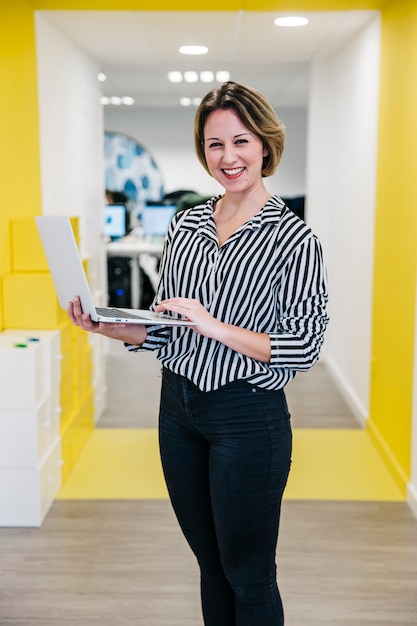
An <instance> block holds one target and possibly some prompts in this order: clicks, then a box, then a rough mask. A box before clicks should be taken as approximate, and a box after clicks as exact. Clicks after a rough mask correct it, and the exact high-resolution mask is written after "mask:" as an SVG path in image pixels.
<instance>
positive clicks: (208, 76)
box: [200, 70, 214, 83]
mask: <svg viewBox="0 0 417 626" xmlns="http://www.w3.org/2000/svg"><path fill="white" fill-rule="evenodd" d="M200 80H201V82H202V83H212V82H213V80H214V72H210V71H209V70H205V71H204V72H200Z"/></svg>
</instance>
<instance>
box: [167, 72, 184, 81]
mask: <svg viewBox="0 0 417 626" xmlns="http://www.w3.org/2000/svg"><path fill="white" fill-rule="evenodd" d="M168 80H169V81H170V82H171V83H182V74H181V72H177V71H174V72H168Z"/></svg>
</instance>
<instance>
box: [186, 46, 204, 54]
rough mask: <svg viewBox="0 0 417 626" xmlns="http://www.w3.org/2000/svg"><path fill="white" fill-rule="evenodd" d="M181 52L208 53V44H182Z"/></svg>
mask: <svg viewBox="0 0 417 626" xmlns="http://www.w3.org/2000/svg"><path fill="white" fill-rule="evenodd" d="M180 52H181V54H207V52H208V48H206V46H181V48H180Z"/></svg>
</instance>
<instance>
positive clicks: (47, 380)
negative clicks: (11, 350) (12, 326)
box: [0, 329, 62, 395]
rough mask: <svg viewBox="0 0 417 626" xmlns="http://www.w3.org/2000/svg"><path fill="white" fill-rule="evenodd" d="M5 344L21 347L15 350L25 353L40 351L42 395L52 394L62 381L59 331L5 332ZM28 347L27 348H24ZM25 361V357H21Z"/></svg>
mask: <svg viewBox="0 0 417 626" xmlns="http://www.w3.org/2000/svg"><path fill="white" fill-rule="evenodd" d="M3 344H5V345H8V346H9V347H10V346H11V347H15V346H16V345H17V346H21V347H20V348H16V347H15V350H20V352H21V353H22V355H23V353H24V352H25V351H26V350H27V349H28V348H31V349H37V350H38V351H39V355H38V362H39V370H38V372H37V375H38V378H39V381H40V384H41V386H42V393H43V394H45V395H47V394H48V393H50V391H51V389H53V388H54V387H55V386H56V385H58V384H59V382H60V380H61V361H62V355H61V335H60V332H59V331H57V330H30V329H29V330H5V331H4V332H3V333H1V334H0V351H1V346H2V345H3ZM23 346H26V347H23ZM21 358H22V359H23V356H22V357H21Z"/></svg>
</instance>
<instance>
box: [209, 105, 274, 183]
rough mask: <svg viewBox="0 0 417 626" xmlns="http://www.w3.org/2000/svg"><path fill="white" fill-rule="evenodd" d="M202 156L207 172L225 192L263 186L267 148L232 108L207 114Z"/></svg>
mask: <svg viewBox="0 0 417 626" xmlns="http://www.w3.org/2000/svg"><path fill="white" fill-rule="evenodd" d="M204 155H205V158H206V162H207V166H208V169H209V172H210V174H211V175H212V176H213V178H214V179H215V180H217V182H218V183H220V185H222V186H223V187H224V188H225V189H226V191H229V192H243V191H249V190H252V189H254V188H256V187H257V186H258V185H262V163H263V158H264V157H265V156H266V155H267V150H266V149H265V148H264V146H263V143H262V141H261V139H260V138H259V137H258V136H257V135H255V134H254V133H253V132H252V131H250V130H249V129H248V128H246V126H245V125H244V124H243V122H242V120H241V119H240V117H239V116H238V114H237V113H236V112H235V111H234V110H233V109H217V110H215V111H213V112H212V113H210V115H209V116H208V118H207V120H206V124H205V127H204Z"/></svg>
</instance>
